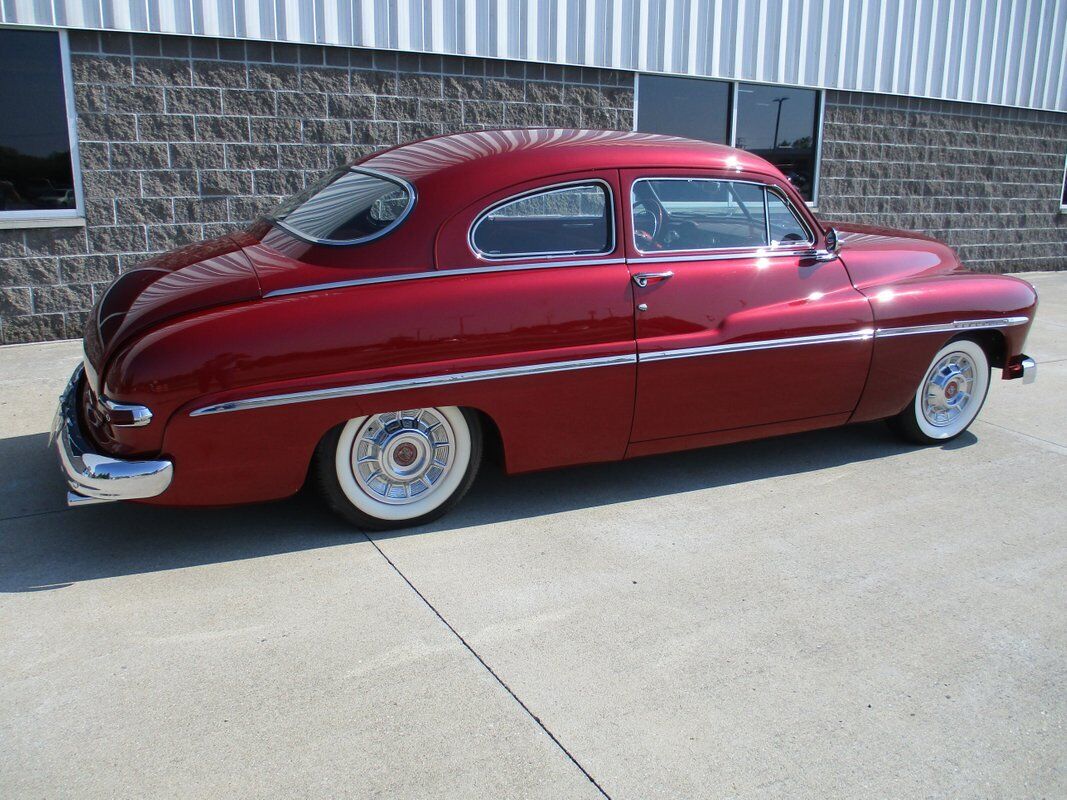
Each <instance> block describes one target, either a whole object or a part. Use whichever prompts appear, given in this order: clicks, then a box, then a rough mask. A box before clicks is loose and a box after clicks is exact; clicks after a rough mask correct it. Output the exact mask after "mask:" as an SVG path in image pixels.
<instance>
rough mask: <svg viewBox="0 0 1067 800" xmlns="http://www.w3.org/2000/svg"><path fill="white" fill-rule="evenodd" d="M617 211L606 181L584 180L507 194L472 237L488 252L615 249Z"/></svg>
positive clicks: (481, 251) (519, 253)
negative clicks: (518, 193) (520, 193)
mask: <svg viewBox="0 0 1067 800" xmlns="http://www.w3.org/2000/svg"><path fill="white" fill-rule="evenodd" d="M612 221H613V220H612V211H611V202H610V201H609V198H608V193H607V188H606V187H605V186H604V184H602V183H599V182H597V183H579V184H571V185H569V186H557V187H550V188H547V189H542V190H538V191H534V192H528V193H526V194H523V195H521V196H519V197H514V198H511V199H509V200H505V201H504V202H503V203H500V204H498V205H496V206H494V207H493V208H491V209H490V210H489V211H487V212H485V213H484V214H483V215H482V216H481V217H479V219H478V221H477V222H476V223H475V224H474V227H473V228H472V230H471V235H470V241H471V246H472V247H473V248H474V250H475V252H477V253H479V254H480V255H482V256H483V257H486V258H528V257H532V256H561V255H579V254H584V253H609V252H611V250H612V249H613V248H614V243H613V241H612V237H613V231H612V227H613V226H612Z"/></svg>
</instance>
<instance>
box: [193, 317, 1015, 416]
mask: <svg viewBox="0 0 1067 800" xmlns="http://www.w3.org/2000/svg"><path fill="white" fill-rule="evenodd" d="M1027 321H1029V318H1028V317H997V318H994V319H975V320H957V321H956V322H953V323H951V324H939V325H916V326H912V327H905V328H860V329H859V330H855V331H844V332H841V333H826V334H819V335H815V336H789V337H783V338H779V339H761V340H758V341H753V342H734V343H730V344H716V345H708V346H703V347H685V348H680V349H675V350H659V351H653V352H649V353H642V354H640V355H637V354H627V355H617V356H603V357H599V358H581V359H576V360H573V361H553V362H549V363H547V364H528V365H525V366H520V367H504V368H501V369H483V370H473V371H470V372H453V373H449V374H447V375H429V376H426V377H422V378H406V379H402V380H395V381H382V382H380V383H364V384H354V385H349V386H337V387H334V388H332V389H310V390H308V391H303V392H289V393H286V394H273V395H266V396H263V397H250V398H247V399H245V400H231V401H228V402H225V403H216V404H215V405H210V406H204V407H203V408H197V409H194V410H193V411H191V412H189V416H191V417H202V416H205V415H208V414H225V413H228V412H230V411H246V410H248V409H251V408H269V407H271V406H281V405H290V404H292V403H311V402H315V401H317V400H335V399H337V398H340V397H358V396H360V395H367V394H378V393H381V392H399V391H404V390H407V389H425V388H429V387H433V386H448V385H451V384H456V383H471V382H473V381H489V380H498V379H500V378H518V377H523V376H527V375H543V374H547V373H551V372H566V371H570V370H577V369H592V368H595V367H612V366H618V365H623V364H637V363H638V362H641V363H644V362H648V361H666V360H668V359H675V358H694V357H697V356H709V355H720V354H724V353H744V352H748V351H754V350H773V349H776V348H780V347H803V346H806V345H816V344H833V343H838V342H859V341H864V340H867V339H871V338H882V337H886V336H911V335H917V334H924V333H943V332H953V331H957V330H967V329H972V328H1004V327H1008V326H1011V325H1022V324H1023V323H1025V322H1027ZM1024 382H1026V381H1024Z"/></svg>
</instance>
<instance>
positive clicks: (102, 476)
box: [49, 365, 174, 506]
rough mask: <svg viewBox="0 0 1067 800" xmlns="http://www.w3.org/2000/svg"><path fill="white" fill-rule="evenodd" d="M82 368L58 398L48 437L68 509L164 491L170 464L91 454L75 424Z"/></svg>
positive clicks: (154, 494) (170, 467) (168, 480)
mask: <svg viewBox="0 0 1067 800" xmlns="http://www.w3.org/2000/svg"><path fill="white" fill-rule="evenodd" d="M83 372H84V368H83V367H82V366H81V365H79V366H78V368H77V369H76V370H75V371H74V374H73V375H72V376H71V379H70V381H69V382H68V383H67V388H66V389H65V390H64V391H63V395H62V396H61V397H60V399H59V408H58V410H57V411H56V417H55V421H54V422H53V423H52V436H51V438H50V439H49V444H52V443H53V442H54V443H55V446H56V452H57V453H58V455H59V463H60V466H61V467H62V468H63V473H64V475H66V478H67V485H68V486H69V487H70V491H68V492H67V505H68V506H83V505H91V504H93V503H107V502H112V501H115V500H136V499H141V498H145V497H155V496H156V495H159V494H162V493H163V492H164V491H166V489H167V487H168V486H170V482H171V478H172V477H173V475H174V465H173V464H172V463H171V462H170V461H165V460H159V461H127V460H125V459H120V458H112V457H111V456H105V455H101V454H99V453H94V452H93V451H92V449H91V448H90V446H89V444H88V441H87V440H86V438H85V436H84V435H83V433H82V431H81V427H80V426H79V424H78V385H79V384H80V382H81V378H82V374H83Z"/></svg>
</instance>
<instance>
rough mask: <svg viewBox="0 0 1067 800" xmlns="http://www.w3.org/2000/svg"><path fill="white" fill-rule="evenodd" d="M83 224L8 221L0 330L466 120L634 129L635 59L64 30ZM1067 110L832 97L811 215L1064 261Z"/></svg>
mask: <svg viewBox="0 0 1067 800" xmlns="http://www.w3.org/2000/svg"><path fill="white" fill-rule="evenodd" d="M70 41H71V50H72V70H73V73H74V83H75V85H74V95H75V103H76V106H77V112H78V138H79V148H80V151H81V152H80V163H81V173H82V179H83V182H84V187H85V196H86V208H85V214H86V225H85V227H81V228H42V229H33V230H0V343H3V344H12V343H17V342H26V341H40V340H47V339H59V338H77V337H80V336H81V335H82V329H83V327H84V323H85V317H86V314H87V312H88V309H89V308H90V307H91V305H92V303H93V301H94V299H95V297H97V296H98V295H99V293H100V292H101V291H103V289H104V288H106V286H107V284H108V283H109V282H110V280H111V279H112V278H113V277H114V276H115V275H117V274H118V273H119V272H120V271H123V270H127V269H130V268H132V267H133V266H135V265H137V264H138V263H139V262H141V261H143V260H144V259H145V258H147V257H148V256H149V255H152V254H154V253H158V252H161V251H165V250H168V249H171V248H173V247H177V246H180V245H184V244H188V243H190V242H195V241H199V240H202V239H204V238H209V237H212V236H217V235H219V234H222V233H225V232H228V231H231V230H234V229H236V228H240V227H242V226H244V225H246V224H247V223H248V222H250V221H251V220H252V219H254V218H255V217H256V216H257V215H258V214H259V213H261V212H262V211H264V210H266V209H269V208H270V207H272V206H273V205H275V204H276V203H277V202H278V201H279V200H280V199H281V198H282V197H284V196H287V195H290V194H292V193H294V192H297V191H299V190H300V189H302V188H303V187H304V186H305V185H306V184H307V183H309V182H311V181H313V180H315V179H317V178H318V177H319V176H320V175H321V174H322V173H323V172H324V171H326V170H327V169H329V168H331V167H332V166H335V165H337V164H340V163H343V162H345V161H349V160H351V159H354V158H357V157H359V156H361V155H364V154H366V153H368V152H371V151H373V150H375V149H378V148H382V147H387V146H390V145H393V144H396V143H398V142H403V141H409V140H412V139H417V138H421V137H424V136H430V135H433V134H437V133H444V132H449V131H456V130H465V129H481V128H493V127H501V126H509V127H522V126H534V125H553V126H561V127H587V128H608V129H623V130H628V129H631V128H632V126H633V74H632V73H626V72H615V71H606V70H595V69H584V68H576V67H554V66H545V65H537V64H524V63H521V62H507V61H495V60H484V59H477V58H461V57H441V56H424V55H417V54H397V53H392V52H384V51H368V50H357V49H345V48H334V47H319V46H306V45H288V44H270V43H256V42H240V41H226V40H214V39H205V38H195V37H177V36H152V35H144V34H134V35H128V34H98V33H94V32H75V31H72V32H71V33H70ZM1065 152H1067V114H1054V113H1048V112H1034V111H1023V110H1016V109H1006V108H998V107H992V106H975V105H966V104H961V103H947V102H939V101H928V100H918V99H908V98H896V97H888V96H883V95H870V94H861V93H850V92H829V93H828V95H827V101H826V122H825V128H824V135H823V157H822V165H821V178H820V180H821V186H820V200H819V209H818V213H819V215H820V216H821V217H823V218H824V219H829V220H840V221H853V222H866V223H870V224H876V225H887V226H892V227H900V228H906V229H913V230H920V231H924V232H928V233H930V234H932V235H934V236H937V237H939V238H941V239H943V240H945V241H947V242H948V243H949V244H951V245H953V246H955V247H957V248H958V250H959V252H960V254H961V256H962V257H963V258H964V260H965V262H966V263H968V265H970V266H971V267H973V268H975V269H980V270H985V271H1019V270H1033V269H1067V215H1064V214H1061V213H1059V191H1060V181H1061V180H1062V177H1063V158H1064V153H1065Z"/></svg>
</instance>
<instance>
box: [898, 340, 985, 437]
mask: <svg viewBox="0 0 1067 800" xmlns="http://www.w3.org/2000/svg"><path fill="white" fill-rule="evenodd" d="M987 394H989V358H988V357H987V356H986V354H985V351H984V350H983V349H982V348H981V346H979V345H978V344H977V343H976V342H972V341H970V340H969V339H958V340H956V341H954V342H949V343H948V344H947V345H945V346H944V347H942V348H941V349H940V350H938V351H937V355H935V356H934V359H933V361H932V362H931V363H930V368H929V369H928V370H927V371H926V376H925V377H924V378H923V380H922V383H920V384H919V388H918V389H917V390H916V391H915V396H914V397H913V398H912V402H911V403H909V404H908V407H907V408H905V409H904V410H903V411H901V412H900V413H899V414H898V415H897V416H895V417H893V418H892V419H890V420H889V425H890V427H892V428H893V430H894V431H896V432H897V433H898V434H900V435H901V436H903V437H904V438H905V439H908V440H909V441H912V442H918V443H919V444H937V443H939V442H945V441H948V440H949V439H954V438H955V437H957V436H959V435H960V434H961V433H963V432H964V431H965V430H967V428H968V427H969V426H970V424H971V423H972V422H974V419H975V417H977V416H978V412H979V411H981V410H982V405H983V404H984V403H985V399H986V395H987Z"/></svg>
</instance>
